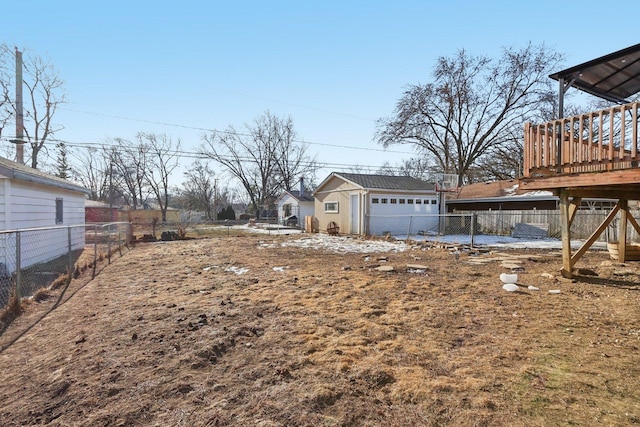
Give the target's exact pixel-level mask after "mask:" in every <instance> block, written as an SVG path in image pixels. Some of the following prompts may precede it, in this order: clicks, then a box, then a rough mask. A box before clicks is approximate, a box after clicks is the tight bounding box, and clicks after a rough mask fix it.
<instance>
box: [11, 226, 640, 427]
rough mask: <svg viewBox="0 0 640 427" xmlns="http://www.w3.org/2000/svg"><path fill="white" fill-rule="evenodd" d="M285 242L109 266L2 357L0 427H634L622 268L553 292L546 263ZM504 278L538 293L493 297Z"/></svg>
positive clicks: (154, 252) (554, 260)
mask: <svg viewBox="0 0 640 427" xmlns="http://www.w3.org/2000/svg"><path fill="white" fill-rule="evenodd" d="M283 239H288V238H286V237H285V238H280V237H275V236H270V237H266V236H244V237H240V238H232V239H227V238H208V239H201V240H190V241H175V242H168V243H159V244H149V245H139V246H138V247H137V248H136V249H135V250H134V251H132V252H131V253H130V254H128V255H126V256H125V257H123V258H121V259H118V260H116V261H114V262H113V263H112V265H110V266H109V267H107V268H106V269H104V270H103V271H102V273H101V274H100V275H99V276H98V277H97V278H96V279H95V280H94V281H93V282H92V283H91V284H90V285H88V286H86V287H85V288H83V289H82V290H81V291H80V292H78V293H77V294H76V295H75V296H74V297H73V298H72V299H71V300H69V301H68V302H66V303H65V304H62V305H61V306H59V307H58V308H57V309H56V310H55V311H53V312H52V313H51V314H50V315H48V316H47V317H46V318H45V319H44V320H43V321H42V322H41V324H40V325H38V326H39V327H38V328H33V329H32V330H31V331H29V333H28V334H26V335H25V336H24V337H23V338H22V339H20V340H19V341H17V342H16V343H15V344H13V345H12V346H10V347H9V348H8V349H7V350H5V351H4V352H3V353H2V354H0V364H2V366H3V367H6V369H5V368H3V370H2V371H0V384H1V385H0V396H2V400H3V405H2V407H0V419H2V420H3V425H34V424H45V423H51V424H52V425H96V426H108V425H140V426H143V425H144V426H147V425H149V426H151V425H176V426H177V425H193V426H215V425H237V426H245V425H259V426H289V425H308V426H317V425H325V426H347V425H349V426H352V425H353V426H373V425H385V426H407V425H424V426H441V425H456V426H483V425H484V426H507V425H508V426H546V425H632V424H637V423H640V410H639V409H638V404H637V402H638V401H639V399H640V387H639V385H640V383H639V382H640V381H639V380H638V378H640V363H638V362H640V358H639V357H638V347H639V346H640V316H639V314H640V312H639V311H638V304H637V295H638V290H640V285H639V283H640V277H639V276H638V270H637V269H636V267H635V266H634V265H627V266H624V265H620V264H613V263H611V262H608V261H607V260H606V257H605V255H604V254H599V253H589V254H587V256H586V258H585V261H584V262H585V263H586V264H587V265H589V266H590V267H591V269H593V270H594V271H595V272H596V273H597V274H598V275H597V276H590V277H586V276H585V277H583V278H582V280H581V281H566V280H563V279H562V278H561V277H559V275H558V274H557V273H558V271H559V268H560V258H559V257H558V256H557V254H554V253H541V252H533V251H516V252H510V253H509V254H495V253H493V254H478V255H469V256H468V255H466V254H464V255H463V256H462V257H461V258H460V261H458V262H456V261H455V260H454V258H453V257H452V256H451V255H450V253H449V252H448V251H447V250H440V249H427V248H420V247H414V248H413V249H412V250H409V251H406V252H403V253H388V254H370V255H371V256H370V257H368V258H365V257H364V255H363V254H335V253H328V252H321V251H317V250H313V249H301V248H296V247H282V246H280V243H281V242H282V240H283ZM379 255H384V256H385V257H386V258H387V259H386V260H385V259H382V258H381V259H380V260H378V258H380V257H379ZM504 258H511V259H513V260H517V261H518V262H520V264H521V266H522V268H523V270H524V271H523V272H520V273H519V275H520V278H521V279H520V282H521V283H523V284H525V285H536V286H538V287H539V288H540V291H529V290H527V289H526V288H523V290H522V292H518V293H508V292H505V291H503V290H502V288H501V283H500V282H499V280H498V276H499V273H500V272H503V271H506V270H505V269H504V268H503V267H501V260H502V259H504ZM473 260H483V261H486V262H485V263H483V264H471V263H470V262H469V261H473ZM410 263H420V264H425V265H426V266H427V267H428V268H427V269H426V270H425V271H419V272H415V271H414V270H409V269H407V264H410ZM380 264H384V265H392V266H394V268H395V270H394V271H392V272H381V271H377V270H375V267H376V266H377V265H380ZM243 268H244V269H248V270H246V272H244V273H243V274H238V273H240V272H242V271H244V270H242V269H243ZM543 273H546V274H545V275H544V276H543V275H542V274H543ZM549 289H560V290H561V293H560V294H555V295H554V294H549V293H548V290H549ZM46 304H47V302H44V303H43V304H41V305H43V306H44V305H46ZM0 338H2V337H0ZM52 343H55V345H52ZM16 360H20V363H15V362H16ZM25 402H28V404H25Z"/></svg>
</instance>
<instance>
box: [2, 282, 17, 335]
mask: <svg viewBox="0 0 640 427" xmlns="http://www.w3.org/2000/svg"><path fill="white" fill-rule="evenodd" d="M20 313H22V306H21V304H20V298H18V296H17V295H16V293H15V290H14V288H12V290H11V293H10V295H9V304H7V306H6V307H5V308H3V309H2V310H0V331H2V332H4V330H5V329H6V328H7V327H8V326H9V325H10V324H11V322H12V321H13V320H14V319H15V318H16V317H18V316H19V315H20Z"/></svg>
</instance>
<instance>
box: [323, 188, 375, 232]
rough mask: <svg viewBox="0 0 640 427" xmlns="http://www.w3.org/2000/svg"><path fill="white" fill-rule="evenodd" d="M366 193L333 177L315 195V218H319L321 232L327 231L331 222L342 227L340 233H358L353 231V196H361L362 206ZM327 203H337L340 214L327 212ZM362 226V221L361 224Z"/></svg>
mask: <svg viewBox="0 0 640 427" xmlns="http://www.w3.org/2000/svg"><path fill="white" fill-rule="evenodd" d="M363 194H364V191H363V190H362V189H361V188H359V187H356V186H354V185H353V184H351V183H349V182H346V181H344V180H342V179H339V178H336V177H333V178H332V179H330V180H329V181H328V182H327V183H326V184H325V185H324V186H323V188H322V190H321V191H318V192H316V193H314V195H315V216H316V218H318V225H319V227H320V231H326V230H327V226H328V225H329V223H330V222H335V223H336V224H338V227H340V233H342V234H350V233H357V231H352V230H351V208H350V201H351V195H359V197H360V201H361V202H360V203H361V206H364V204H363V203H362V199H363V197H362V195H363ZM327 202H337V203H338V212H325V210H324V207H325V203H327ZM360 223H361V224H362V221H361V222H360Z"/></svg>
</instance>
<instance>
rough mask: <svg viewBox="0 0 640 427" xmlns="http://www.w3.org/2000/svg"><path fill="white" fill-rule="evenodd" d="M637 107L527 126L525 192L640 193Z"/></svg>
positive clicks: (633, 105)
mask: <svg viewBox="0 0 640 427" xmlns="http://www.w3.org/2000/svg"><path fill="white" fill-rule="evenodd" d="M639 105H640V103H638V102H635V103H630V104H625V105H619V106H615V107H612V108H610V109H606V110H601V111H596V112H591V113H587V114H583V115H580V116H574V117H568V118H563V119H558V120H553V121H551V122H547V123H544V124H540V125H532V124H530V123H527V124H526V125H525V135H524V136H525V137H524V150H525V151H524V170H523V178H522V180H521V189H523V190H540V189H556V188H570V187H581V188H582V187H592V188H597V187H600V186H608V187H609V188H611V187H614V188H617V187H620V186H623V187H627V186H637V190H640V169H639V168H638V165H639V164H640V140H639V132H638V106H639ZM629 190H630V188H626V190H625V191H627V192H628V191H629Z"/></svg>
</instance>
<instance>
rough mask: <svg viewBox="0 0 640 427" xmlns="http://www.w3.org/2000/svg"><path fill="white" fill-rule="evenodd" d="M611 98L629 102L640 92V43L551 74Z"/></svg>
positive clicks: (553, 77) (562, 80)
mask: <svg viewBox="0 0 640 427" xmlns="http://www.w3.org/2000/svg"><path fill="white" fill-rule="evenodd" d="M549 77H551V78H552V79H555V80H558V81H560V82H563V84H564V85H565V89H564V90H566V87H568V86H573V87H576V88H578V89H580V90H582V91H584V92H587V93H590V94H591V95H595V96H598V97H600V98H604V99H606V100H608V101H612V102H619V103H626V102H628V101H627V98H628V97H629V96H631V95H634V94H636V93H638V92H640V44H636V45H634V46H631V47H628V48H626V49H622V50H619V51H617V52H614V53H610V54H608V55H605V56H602V57H600V58H597V59H593V60H591V61H588V62H585V63H584V64H580V65H576V66H575V67H571V68H568V69H566V70H563V71H560V72H557V73H555V74H552V75H550V76H549Z"/></svg>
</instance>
